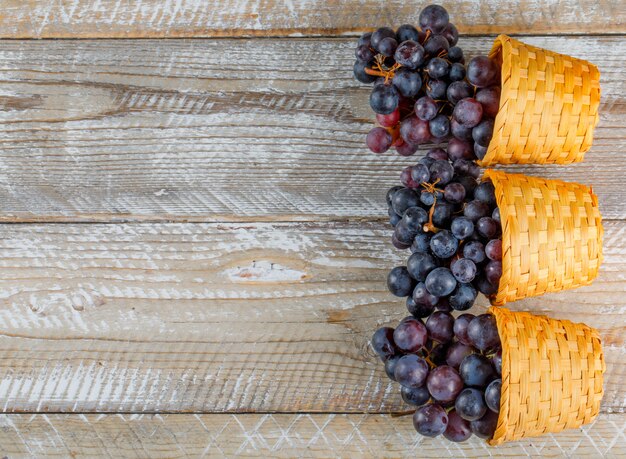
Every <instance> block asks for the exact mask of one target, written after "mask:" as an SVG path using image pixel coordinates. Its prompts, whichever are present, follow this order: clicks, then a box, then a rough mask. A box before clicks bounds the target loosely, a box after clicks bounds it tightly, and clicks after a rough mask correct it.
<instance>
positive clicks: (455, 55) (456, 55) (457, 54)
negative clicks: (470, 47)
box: [444, 37, 465, 71]
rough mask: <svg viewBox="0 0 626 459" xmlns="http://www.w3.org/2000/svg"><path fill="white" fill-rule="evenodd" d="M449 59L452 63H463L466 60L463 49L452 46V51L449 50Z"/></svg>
mask: <svg viewBox="0 0 626 459" xmlns="http://www.w3.org/2000/svg"><path fill="white" fill-rule="evenodd" d="M444 38H445V37H444ZM446 41H447V39H446ZM448 43H449V42H448ZM448 59H449V60H450V62H458V63H462V62H463V60H464V59H463V50H462V49H461V48H459V47H458V46H450V49H448ZM464 71H465V69H464Z"/></svg>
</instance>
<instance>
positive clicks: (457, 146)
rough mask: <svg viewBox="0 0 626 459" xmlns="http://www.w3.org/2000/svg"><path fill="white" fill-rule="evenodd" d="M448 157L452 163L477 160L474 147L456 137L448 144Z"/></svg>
mask: <svg viewBox="0 0 626 459" xmlns="http://www.w3.org/2000/svg"><path fill="white" fill-rule="evenodd" d="M448 156H449V157H450V159H451V160H452V161H458V160H459V159H465V160H472V159H475V158H476V157H475V156H474V149H473V147H472V145H471V144H470V143H469V142H467V141H465V140H461V139H457V138H456V137H455V138H452V139H450V142H448Z"/></svg>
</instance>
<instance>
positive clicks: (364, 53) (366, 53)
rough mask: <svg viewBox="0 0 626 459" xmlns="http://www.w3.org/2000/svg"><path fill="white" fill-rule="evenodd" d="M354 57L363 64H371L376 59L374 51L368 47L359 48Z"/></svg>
mask: <svg viewBox="0 0 626 459" xmlns="http://www.w3.org/2000/svg"><path fill="white" fill-rule="evenodd" d="M354 55H355V56H356V58H357V59H358V60H360V61H361V62H369V61H371V60H372V59H374V51H372V50H371V49H370V47H369V46H367V45H361V46H357V48H356V50H355V51H354Z"/></svg>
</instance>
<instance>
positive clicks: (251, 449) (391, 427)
mask: <svg viewBox="0 0 626 459" xmlns="http://www.w3.org/2000/svg"><path fill="white" fill-rule="evenodd" d="M409 421H410V420H409ZM625 429H626V417H624V416H623V415H616V414H612V415H607V414H605V415H600V417H599V418H598V419H597V420H596V421H595V423H594V424H593V425H589V426H584V427H582V428H581V429H576V430H570V431H566V432H562V433H559V434H555V435H546V436H544V437H539V438H533V439H528V440H524V441H519V442H513V443H510V444H508V445H506V447H500V448H491V447H488V446H487V445H486V444H485V442H484V441H482V440H480V439H478V438H476V437H474V438H472V439H470V440H469V441H468V442H466V443H458V444H455V443H451V442H449V441H447V440H445V439H429V438H425V437H419V436H417V435H415V431H414V430H413V427H412V425H411V423H410V422H407V418H406V417H398V418H395V417H391V416H385V415H363V414H351V415H346V414H343V415H341V414H243V415H242V414H239V415H224V414H202V415H198V414H194V415H172V414H170V415H158V414H157V415H133V414H131V415H45V414H40V415H3V416H0V445H2V453H3V454H4V455H5V456H7V457H10V458H16V457H58V458H66V457H72V458H94V457H109V458H126V457H132V458H168V459H171V458H182V457H217V456H220V457H221V456H226V457H255V458H268V457H272V458H293V457H307V458H309V457H333V456H338V457H403V458H415V457H419V458H441V457H455V458H458V457H464V458H476V459H478V458H484V457H504V458H507V459H516V458H526V457H571V458H593V459H597V458H620V457H621V458H623V457H625V456H626V451H625V450H624V449H623V445H624V431H625Z"/></svg>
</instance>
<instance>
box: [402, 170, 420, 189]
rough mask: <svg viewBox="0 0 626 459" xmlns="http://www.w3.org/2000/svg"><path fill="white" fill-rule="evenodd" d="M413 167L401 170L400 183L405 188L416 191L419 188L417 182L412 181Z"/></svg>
mask: <svg viewBox="0 0 626 459" xmlns="http://www.w3.org/2000/svg"><path fill="white" fill-rule="evenodd" d="M413 167H414V166H408V167H405V168H404V169H402V173H401V174H400V182H402V185H404V186H405V187H407V188H412V189H417V188H419V186H420V184H419V182H416V181H415V180H413V175H412V172H413Z"/></svg>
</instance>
